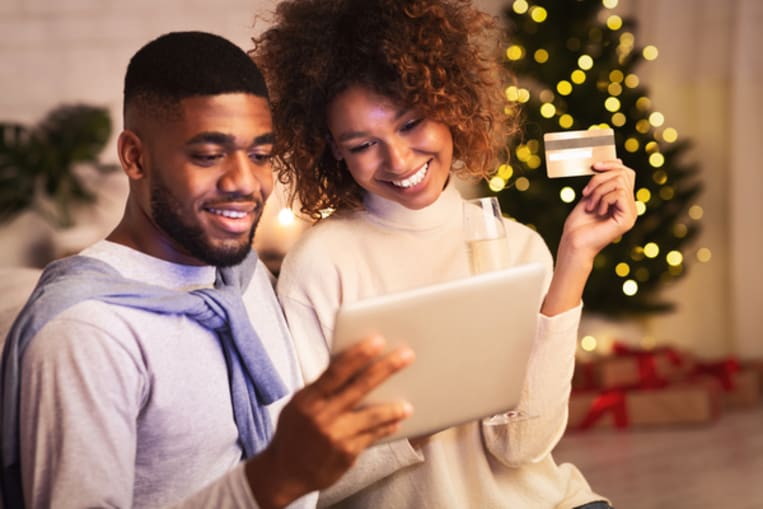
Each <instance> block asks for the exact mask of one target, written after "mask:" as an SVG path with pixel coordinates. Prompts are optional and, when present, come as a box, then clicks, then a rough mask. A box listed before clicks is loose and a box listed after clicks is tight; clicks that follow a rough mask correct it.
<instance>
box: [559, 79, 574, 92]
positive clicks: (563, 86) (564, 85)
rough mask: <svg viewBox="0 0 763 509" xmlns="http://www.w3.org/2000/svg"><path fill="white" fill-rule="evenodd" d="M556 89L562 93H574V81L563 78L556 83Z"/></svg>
mask: <svg viewBox="0 0 763 509" xmlns="http://www.w3.org/2000/svg"><path fill="white" fill-rule="evenodd" d="M556 91H557V92H559V93H560V94H562V95H570V94H571V93H572V83H570V82H569V81H567V80H562V81H560V82H559V83H557V84H556Z"/></svg>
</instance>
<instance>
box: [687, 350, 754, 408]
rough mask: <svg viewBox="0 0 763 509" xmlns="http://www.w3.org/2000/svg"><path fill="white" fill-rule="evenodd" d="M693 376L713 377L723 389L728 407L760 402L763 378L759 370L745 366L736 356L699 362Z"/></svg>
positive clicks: (752, 404) (749, 405) (744, 406)
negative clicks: (762, 380)
mask: <svg viewBox="0 0 763 509" xmlns="http://www.w3.org/2000/svg"><path fill="white" fill-rule="evenodd" d="M691 377H692V378H698V377H699V378H701V377H712V378H715V379H716V380H718V382H719V383H720V385H721V387H722V389H723V404H724V406H725V407H726V408H749V407H753V406H755V405H758V404H759V403H760V396H761V380H760V373H759V372H758V370H756V369H753V368H750V366H749V364H745V365H744V366H743V365H742V364H740V362H739V361H738V360H736V359H735V358H727V359H723V360H719V361H713V362H697V363H696V364H695V366H694V369H693V371H692V374H691Z"/></svg>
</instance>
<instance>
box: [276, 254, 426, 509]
mask: <svg viewBox="0 0 763 509" xmlns="http://www.w3.org/2000/svg"><path fill="white" fill-rule="evenodd" d="M298 246H299V244H298ZM326 259H330V258H329V257H326V256H317V254H316V253H310V256H307V253H303V252H300V250H299V249H298V250H292V251H291V252H290V253H289V255H287V257H286V259H285V260H284V264H283V266H282V269H281V274H280V275H279V279H278V285H277V291H278V296H279V299H280V301H281V306H282V307H283V310H284V314H285V315H286V321H287V323H288V325H289V329H290V330H291V334H292V337H293V338H294V343H295V346H296V350H297V357H298V359H299V363H300V367H301V369H302V374H303V376H304V379H305V381H306V382H307V383H309V382H311V381H313V380H315V379H316V378H318V376H320V374H321V373H322V372H323V371H324V370H325V369H326V367H327V366H328V364H329V355H330V338H331V335H332V333H333V326H334V314H335V312H336V309H337V308H338V307H339V302H340V299H339V295H340V288H339V281H338V279H339V277H338V272H337V270H336V269H335V268H331V267H322V268H321V270H316V269H317V268H318V267H315V263H311V262H310V260H313V261H314V260H326ZM300 260H307V262H306V263H304V264H303V263H300ZM332 275H334V276H336V279H334V280H332V277H333V276H332ZM423 461H424V457H423V456H422V455H421V453H419V452H418V451H416V450H415V449H414V448H413V447H412V446H411V444H410V442H408V441H407V440H399V441H396V442H391V443H387V444H383V445H380V446H376V447H371V448H369V449H368V450H366V451H365V452H364V453H363V454H361V455H360V457H358V459H357V461H356V462H355V464H354V466H353V467H352V468H351V469H350V470H349V471H348V472H347V473H346V474H345V475H344V476H343V477H342V478H341V479H340V480H339V481H338V482H337V483H336V484H334V485H333V486H331V487H330V488H328V489H327V490H324V491H323V492H321V494H320V502H319V505H320V506H325V505H328V504H331V503H336V502H338V501H340V500H343V499H345V498H347V497H349V496H350V495H352V494H354V493H356V492H358V491H360V490H362V489H363V488H365V487H367V486H370V485H371V484H373V483H375V482H377V481H379V480H380V479H383V478H385V477H387V476H389V475H391V474H393V473H395V472H397V471H398V470H400V469H402V468H405V467H407V466H410V465H413V464H416V463H421V462H423Z"/></svg>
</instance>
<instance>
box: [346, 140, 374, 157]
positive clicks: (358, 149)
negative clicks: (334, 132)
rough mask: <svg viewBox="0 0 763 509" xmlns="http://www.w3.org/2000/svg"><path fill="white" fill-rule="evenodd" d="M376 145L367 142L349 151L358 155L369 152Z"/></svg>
mask: <svg viewBox="0 0 763 509" xmlns="http://www.w3.org/2000/svg"><path fill="white" fill-rule="evenodd" d="M373 145H374V143H372V142H370V141H367V142H365V143H361V144H360V145H355V146H353V147H350V148H348V149H347V150H349V151H350V153H352V154H358V153H360V152H363V151H365V150H368V149H369V148H371V147H372V146H373Z"/></svg>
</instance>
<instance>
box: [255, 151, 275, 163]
mask: <svg viewBox="0 0 763 509" xmlns="http://www.w3.org/2000/svg"><path fill="white" fill-rule="evenodd" d="M249 159H250V160H251V161H252V162H253V163H255V164H267V163H269V162H270V161H271V160H272V159H273V154H271V153H270V152H268V153H262V152H249Z"/></svg>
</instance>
